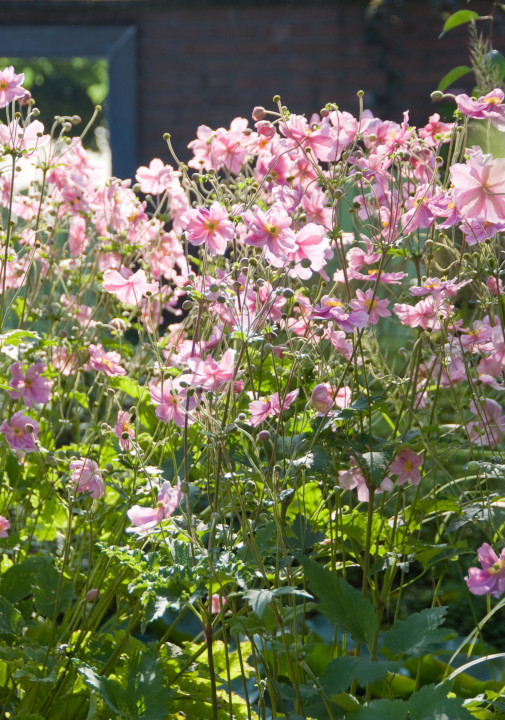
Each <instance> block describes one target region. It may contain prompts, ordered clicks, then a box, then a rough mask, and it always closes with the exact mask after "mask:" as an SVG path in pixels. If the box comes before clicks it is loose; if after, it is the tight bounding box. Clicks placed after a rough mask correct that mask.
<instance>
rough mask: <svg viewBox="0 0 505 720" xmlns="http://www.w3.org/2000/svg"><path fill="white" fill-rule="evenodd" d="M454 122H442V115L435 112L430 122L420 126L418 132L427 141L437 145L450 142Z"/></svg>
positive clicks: (434, 145) (433, 145)
mask: <svg viewBox="0 0 505 720" xmlns="http://www.w3.org/2000/svg"><path fill="white" fill-rule="evenodd" d="M453 127H454V123H445V122H440V115H439V114H438V113H435V114H434V115H430V118H429V123H428V124H427V125H425V126H424V127H423V128H419V130H418V131H417V134H418V135H419V137H420V138H422V139H423V140H424V142H425V143H427V144H428V145H431V146H432V147H436V146H437V145H439V144H440V143H444V142H448V141H449V139H450V134H451V131H452V128H453Z"/></svg>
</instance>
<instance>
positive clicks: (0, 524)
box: [0, 515, 11, 538]
mask: <svg viewBox="0 0 505 720" xmlns="http://www.w3.org/2000/svg"><path fill="white" fill-rule="evenodd" d="M10 526H11V524H10V522H9V521H8V520H7V518H6V517H4V516H3V515H0V538H6V537H9V535H8V533H7V530H8V529H9V528H10Z"/></svg>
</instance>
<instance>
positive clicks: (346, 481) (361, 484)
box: [338, 458, 393, 502]
mask: <svg viewBox="0 0 505 720" xmlns="http://www.w3.org/2000/svg"><path fill="white" fill-rule="evenodd" d="M338 484H339V487H341V488H342V490H356V491H357V495H358V500H359V501H360V502H368V501H369V500H370V491H369V489H368V486H367V484H366V480H365V476H364V475H363V472H362V470H361V468H360V467H359V466H358V463H357V462H356V460H355V459H354V458H351V461H350V468H349V470H339V471H338ZM392 487H393V483H392V482H391V480H390V479H389V478H388V477H385V478H384V480H383V481H382V482H381V485H380V488H376V489H375V492H376V493H377V494H380V493H381V492H383V491H384V490H391V489H392Z"/></svg>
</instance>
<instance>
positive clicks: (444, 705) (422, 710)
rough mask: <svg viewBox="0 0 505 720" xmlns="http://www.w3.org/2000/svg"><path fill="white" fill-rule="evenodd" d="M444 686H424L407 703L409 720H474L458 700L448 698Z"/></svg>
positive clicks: (447, 690)
mask: <svg viewBox="0 0 505 720" xmlns="http://www.w3.org/2000/svg"><path fill="white" fill-rule="evenodd" d="M448 692H449V688H448V687H447V686H445V687H444V685H438V686H435V685H425V686H424V687H422V688H421V689H420V690H418V692H415V693H413V694H412V695H411V696H410V699H409V701H408V703H407V705H408V708H409V713H410V714H409V720H475V719H474V716H473V715H472V714H471V713H470V712H468V710H466V708H464V707H463V706H462V703H463V700H461V699H460V698H448V697H447V693H448Z"/></svg>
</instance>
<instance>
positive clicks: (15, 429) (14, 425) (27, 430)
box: [0, 410, 39, 453]
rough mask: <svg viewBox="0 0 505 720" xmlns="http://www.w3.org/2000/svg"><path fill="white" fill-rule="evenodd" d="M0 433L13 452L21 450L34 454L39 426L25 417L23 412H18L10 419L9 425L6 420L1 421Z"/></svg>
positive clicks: (31, 419)
mask: <svg viewBox="0 0 505 720" xmlns="http://www.w3.org/2000/svg"><path fill="white" fill-rule="evenodd" d="M0 433H2V435H3V436H4V437H5V439H6V440H7V442H8V443H9V445H10V447H11V448H12V449H13V450H22V451H24V452H26V453H30V452H35V440H36V439H37V436H38V434H39V424H38V422H37V421H36V420H34V419H33V418H31V417H30V416H29V415H25V414H24V412H23V410H19V411H18V412H17V413H14V415H13V416H12V417H11V419H10V424H9V423H8V422H7V420H4V421H3V423H2V425H1V426H0Z"/></svg>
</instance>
